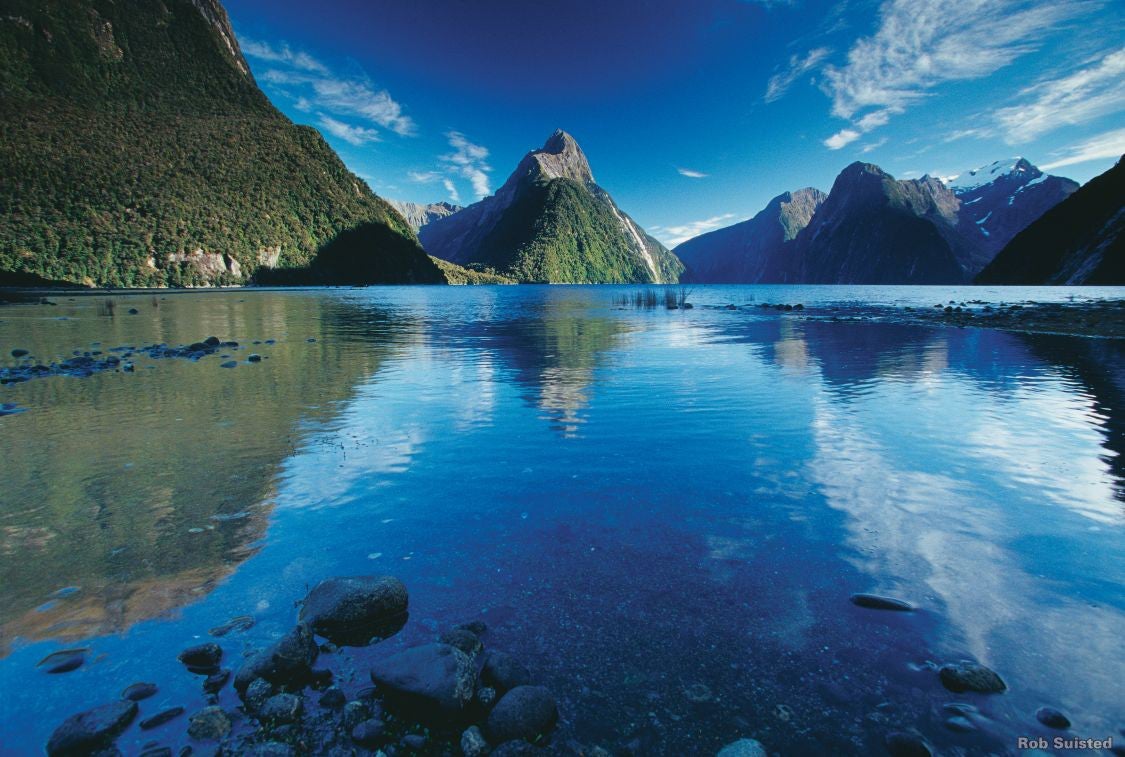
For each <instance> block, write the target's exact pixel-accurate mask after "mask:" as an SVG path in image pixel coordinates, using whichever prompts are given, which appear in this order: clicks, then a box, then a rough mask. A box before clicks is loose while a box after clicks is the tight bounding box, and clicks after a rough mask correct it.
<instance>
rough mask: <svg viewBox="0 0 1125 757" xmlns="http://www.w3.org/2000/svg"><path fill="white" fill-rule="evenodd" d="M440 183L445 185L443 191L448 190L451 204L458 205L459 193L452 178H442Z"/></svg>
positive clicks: (459, 201)
mask: <svg viewBox="0 0 1125 757" xmlns="http://www.w3.org/2000/svg"><path fill="white" fill-rule="evenodd" d="M441 183H442V186H444V187H445V191H446V192H449V199H450V200H452V201H453V204H455V205H460V204H461V195H460V194H458V193H457V187H456V186H455V185H454V184H453V179H442V180H441Z"/></svg>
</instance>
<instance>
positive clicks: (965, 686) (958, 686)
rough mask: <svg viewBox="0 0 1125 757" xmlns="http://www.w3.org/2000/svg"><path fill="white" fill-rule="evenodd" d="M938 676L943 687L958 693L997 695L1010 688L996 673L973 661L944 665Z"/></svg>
mask: <svg viewBox="0 0 1125 757" xmlns="http://www.w3.org/2000/svg"><path fill="white" fill-rule="evenodd" d="M938 675H939V676H940V677H941V683H942V685H943V686H945V688H947V689H949V690H950V691H953V692H956V693H960V692H962V691H976V692H978V693H981V694H997V693H999V692H1001V691H1004V690H1005V689H1007V688H1008V686H1007V684H1005V683H1004V681H1003V679H1001V678H1000V676H998V675H997V674H996V673H995V672H994V671H992V670H990V669H988V668H986V667H985V666H984V665H981V664H980V663H978V662H973V661H971V660H962V661H961V662H958V663H953V664H949V665H943V666H942V667H941V670H939V671H938Z"/></svg>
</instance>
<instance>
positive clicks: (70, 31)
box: [0, 0, 444, 286]
mask: <svg viewBox="0 0 1125 757" xmlns="http://www.w3.org/2000/svg"><path fill="white" fill-rule="evenodd" d="M0 176H2V177H3V179H2V180H0V206H2V207H4V208H5V209H6V212H5V213H3V214H0V271H3V270H6V271H11V272H22V273H27V274H35V275H40V276H43V277H46V278H48V279H51V280H64V281H69V282H73V283H80V284H81V283H85V284H97V285H116V286H160V285H197V284H226V283H241V282H245V281H247V280H249V279H250V278H251V277H252V276H255V275H257V274H259V273H263V272H264V273H269V272H270V271H271V269H274V268H276V269H278V272H279V273H281V272H286V271H288V272H289V274H290V275H291V278H292V279H293V280H298V281H312V280H313V279H310V278H301V277H302V276H305V275H311V273H312V272H313V270H314V267H313V266H312V265H311V264H312V262H313V261H314V259H315V258H316V257H317V255H318V253H319V252H320V251H321V250H322V249H324V248H325V247H327V246H328V245H329V244H330V243H333V242H337V244H336V247H335V249H336V250H337V251H340V250H341V246H340V244H339V237H340V236H341V234H343V233H344V232H347V231H359V232H361V233H357V234H353V235H352V236H351V237H349V238H350V239H351V240H352V242H353V243H354V244H356V245H358V246H354V247H349V248H348V249H347V250H346V255H345V257H348V258H354V262H355V264H356V267H358V269H360V270H362V271H363V277H362V278H363V279H364V280H366V281H384V280H386V281H426V282H438V281H442V280H444V277H443V276H442V275H441V273H440V271H438V269H437V267H436V265H434V264H433V262H432V261H431V260H430V259H429V258H428V257H427V256H426V255H425V254H424V253H423V252H422V250H421V248H420V247H419V245H418V243H417V239H416V237H415V236H414V233H413V231H412V230H411V229H410V227H409V226H408V225H407V224H406V222H405V221H404V220H403V219H402V217H401V216H400V215H399V214H398V213H397V212H396V211H395V210H394V209H393V208H391V206H390V205H388V204H387V203H386V202H385V201H383V200H382V199H380V198H379V197H377V196H376V195H375V194H374V193H372V192H371V190H370V189H369V188H368V187H367V185H366V184H365V183H364V182H363V181H361V180H360V179H359V178H358V177H356V176H354V175H353V174H352V173H350V172H349V171H348V170H347V169H346V168H345V167H344V165H343V163H342V162H341V161H340V159H339V158H338V157H337V156H336V154H335V153H334V152H333V151H332V150H331V148H330V147H329V146H328V144H327V143H326V142H325V141H324V140H323V139H322V138H321V136H320V135H319V133H317V132H316V131H315V130H313V129H311V128H308V127H301V126H295V125H294V124H293V123H292V122H290V121H289V120H288V119H287V118H285V117H284V116H283V115H282V114H281V113H279V112H278V111H277V110H276V109H275V108H274V107H273V106H272V105H271V104H270V102H269V100H268V99H267V98H266V97H265V95H264V94H263V93H262V92H261V90H259V89H258V87H257V85H256V83H255V82H254V79H253V77H252V76H251V74H250V69H249V67H248V66H247V65H246V61H245V59H244V58H243V57H242V53H241V51H240V50H239V48H238V43H237V41H236V39H235V37H234V34H233V31H232V30H231V26H230V20H229V19H228V17H227V14H226V11H225V10H224V9H223V7H222V6H221V5H220V4H219V3H218V2H217V1H216V0H151V1H148V0H52V2H47V3H44V2H39V1H37V0H8V2H6V3H5V11H4V13H3V14H0ZM367 227H376V229H375V231H377V232H378V233H371V231H372V230H371V229H368V228H367ZM383 231H385V232H387V233H382V232H383ZM374 243H377V246H372V245H373V244H374Z"/></svg>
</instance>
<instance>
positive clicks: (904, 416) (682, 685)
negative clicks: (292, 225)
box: [0, 286, 1125, 755]
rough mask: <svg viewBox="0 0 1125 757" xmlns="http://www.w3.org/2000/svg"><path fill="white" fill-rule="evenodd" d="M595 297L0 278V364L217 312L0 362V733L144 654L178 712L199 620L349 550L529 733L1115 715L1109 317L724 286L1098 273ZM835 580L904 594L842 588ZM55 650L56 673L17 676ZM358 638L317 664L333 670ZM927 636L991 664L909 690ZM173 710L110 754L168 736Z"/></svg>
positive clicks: (16, 740) (228, 643)
mask: <svg viewBox="0 0 1125 757" xmlns="http://www.w3.org/2000/svg"><path fill="white" fill-rule="evenodd" d="M629 291H631V290H630V289H629V288H624V287H622V288H614V287H523V286H521V287H479V288H468V287H466V288H456V287H447V288H438V287H417V288H369V289H362V290H347V289H342V290H319V291H238V292H215V293H188V294H168V295H166V296H165V295H157V296H156V297H155V298H154V297H152V296H150V295H145V296H131V297H126V296H120V297H116V298H115V300H116V307H115V308H113V315H109V314H108V313H107V309H106V308H105V307H104V304H103V299H104V298H100V297H98V298H95V297H75V298H73V299H68V298H67V297H58V298H55V300H56V301H57V303H58V304H57V306H54V307H51V306H45V305H38V304H17V305H6V306H3V307H0V350H2V353H0V354H3V355H4V357H3V358H0V360H4V361H9V362H14V360H12V359H10V358H8V357H7V355H8V353H9V351H10V350H11V349H13V348H17V347H18V348H24V349H29V350H30V351H31V353H32V354H33V355H34V356H35V357H36V358H38V359H39V360H40V361H44V362H46V361H50V360H52V359H58V358H61V357H66V356H68V355H70V354H71V353H72V351H73V350H79V351H80V352H81V351H91V352H93V351H99V350H100V351H105V350H108V349H109V348H111V347H117V346H121V345H130V344H133V345H138V344H149V343H154V342H166V343H169V344H182V343H189V342H193V341H197V340H199V339H202V338H203V337H205V336H208V335H211V334H214V335H217V336H219V337H220V338H223V339H233V340H237V341H238V342H239V343H240V348H239V349H237V350H234V349H231V350H226V351H224V354H229V355H230V357H229V358H222V357H220V356H219V355H215V356H211V357H208V358H204V359H203V360H200V361H199V362H190V361H186V360H158V361H153V360H148V359H146V358H138V359H137V360H136V361H135V363H136V372H135V373H116V372H105V373H98V374H95V375H93V376H90V377H87V378H73V377H61V376H57V377H51V378H45V379H36V380H32V381H28V382H26V383H21V384H14V385H7V386H3V387H0V402H5V403H13V404H15V405H16V406H17V407H18V408H19V409H20V410H22V412H18V413H15V414H11V415H5V416H3V417H0V450H3V462H2V464H0V492H2V493H3V497H2V502H0V691H2V692H3V695H2V697H0V746H2V748H3V751H4V752H6V753H8V752H10V753H14V754H20V753H36V752H38V751H39V750H41V748H42V744H43V743H45V741H46V738H47V737H48V735H49V734H50V732H51V730H52V729H53V728H54V726H55V725H57V723H58V722H60V721H61V720H63V719H64V718H65V717H66V716H68V715H70V714H72V713H73V712H76V711H78V710H81V709H84V708H87V707H90V706H93V705H96V704H100V703H102V702H104V701H107V700H108V699H111V698H113V697H115V696H116V695H117V693H118V692H119V691H120V690H121V689H123V688H124V687H125V686H126V685H128V684H129V683H132V682H134V681H136V680H155V681H157V682H159V683H160V685H161V692H160V694H159V695H158V696H157V697H156V698H155V700H150V701H149V702H146V703H144V706H143V708H142V711H143V712H146V713H148V714H151V712H155V711H156V709H155V708H157V707H160V706H164V705H168V706H170V705H174V704H182V705H184V706H186V707H187V708H188V711H189V712H190V711H191V710H192V709H194V708H198V707H200V706H202V705H203V699H202V694H201V692H200V690H199V682H198V680H197V679H195V678H194V677H193V676H190V675H188V674H187V673H185V672H184V671H183V670H182V667H181V666H180V665H179V663H178V662H176V660H175V654H176V652H177V651H178V650H179V649H181V648H182V647H184V646H186V645H188V644H190V643H192V642H194V641H197V640H201V639H202V638H204V637H206V635H207V629H209V628H211V627H213V626H216V625H218V624H220V623H221V622H223V621H225V620H227V619H229V618H231V617H234V616H240V615H251V616H253V617H254V618H255V619H256V625H255V626H254V627H253V628H252V629H250V630H249V631H246V632H244V633H240V634H233V635H231V636H228V637H225V638H224V639H223V640H222V643H223V645H224V647H225V649H226V653H227V655H228V656H229V659H232V660H237V659H238V655H239V654H240V653H241V652H242V651H243V650H244V649H249V648H251V647H253V646H255V645H257V644H260V643H261V642H262V641H263V640H265V639H269V638H271V637H272V636H273V635H274V634H276V633H279V632H281V631H283V630H286V629H287V628H289V627H290V626H291V625H292V623H293V620H294V616H295V611H294V602H296V601H297V600H299V599H300V598H301V597H302V596H303V595H304V593H305V591H306V590H307V587H309V586H311V585H312V584H314V583H315V582H316V581H318V580H320V579H322V578H324V577H327V576H332V575H340V574H356V573H372V572H374V573H390V574H394V575H397V576H399V577H400V578H402V579H403V580H404V581H405V582H406V584H407V586H408V587H409V589H410V592H411V620H410V622H409V623H408V625H407V627H406V629H405V630H404V631H403V632H402V633H400V634H399V635H398V636H397V637H395V639H392V640H390V641H388V642H385V644H390V645H397V644H411V643H417V642H419V641H423V640H429V639H431V638H432V637H433V636H434V635H435V633H436V632H437V631H439V630H442V629H444V628H446V627H448V626H449V625H450V624H452V623H456V622H461V621H464V620H468V619H473V618H478V617H479V618H483V619H484V620H485V621H486V622H488V624H489V626H490V631H489V634H488V637H487V639H486V642H487V644H488V645H489V646H491V647H495V648H499V649H504V650H506V651H509V652H512V653H514V654H516V655H518V656H519V657H521V658H522V659H524V660H525V661H526V662H527V663H528V664H529V666H530V667H531V668H532V670H533V672H534V674H535V677H536V678H537V679H538V680H539V681H540V682H542V683H544V684H546V685H548V686H549V687H550V688H551V689H552V690H553V691H554V692H555V694H556V695H557V696H558V698H559V701H560V709H561V712H562V722H561V724H560V728H559V731H558V734H557V736H556V741H557V742H559V743H566V742H567V741H568V740H574V741H576V742H580V743H582V744H587V745H590V744H601V745H603V746H605V747H607V748H611V749H612V748H617V747H622V746H631V747H632V748H634V749H636V750H639V751H640V752H641V753H644V754H669V755H671V754H696V753H699V754H706V753H709V752H714V751H715V750H717V749H718V748H719V747H720V746H721V745H722V744H724V743H727V742H729V741H732V740H734V739H736V738H739V737H743V736H748V737H754V738H757V739H759V740H761V741H762V742H763V743H765V744H766V746H767V747H769V748H770V749H771V750H772V751H775V752H779V753H783V754H801V753H810V754H811V753H829V752H831V753H869V752H873V751H877V750H878V749H880V748H881V747H880V746H879V745H881V743H882V739H883V737H884V736H885V734H886V733H888V732H889V731H893V730H916V731H918V732H920V733H921V734H922V735H924V736H925V738H926V739H927V740H928V741H929V742H930V743H931V744H933V745H934V746H935V747H937V748H938V749H939V750H950V751H952V750H956V749H960V750H962V751H964V752H966V753H981V754H983V753H994V752H1005V751H1014V745H1015V738H1016V737H1017V736H1019V735H1051V734H1050V732H1048V731H1047V730H1046V729H1044V728H1043V727H1042V726H1040V725H1039V724H1038V723H1037V722H1036V720H1035V716H1034V713H1035V711H1036V709H1037V708H1038V707H1040V706H1043V705H1049V706H1053V707H1056V708H1058V709H1061V710H1063V711H1064V712H1066V713H1067V714H1068V715H1069V716H1070V718H1071V720H1072V721H1073V722H1074V729H1073V731H1074V733H1075V734H1077V735H1082V736H1087V737H1094V738H1105V737H1107V736H1111V735H1112V736H1115V737H1117V738H1118V739H1120V738H1121V737H1122V734H1121V733H1120V732H1119V730H1118V729H1120V728H1122V727H1125V708H1123V706H1122V703H1123V702H1125V697H1122V689H1121V681H1122V680H1125V654H1123V652H1125V643H1123V642H1122V640H1121V639H1122V633H1121V629H1122V628H1125V622H1123V621H1125V588H1123V587H1125V567H1123V566H1125V559H1123V558H1125V547H1123V546H1122V544H1123V542H1122V535H1123V527H1125V483H1123V468H1122V457H1121V454H1122V452H1123V451H1125V450H1123V447H1125V420H1123V416H1122V413H1123V411H1125V359H1123V357H1125V355H1123V352H1125V345H1123V344H1122V343H1121V341H1120V340H1116V341H1115V340H1104V339H1103V340H1099V339H1079V338H1072V337H1060V336H1042V335H1041V336H1034V335H1024V334H1016V333H1002V332H996V331H989V330H983V329H973V328H967V329H956V328H940V327H921V326H908V325H898V324H894V323H833V322H829V321H825V320H816V319H810V318H807V317H805V316H803V315H802V314H800V313H777V312H775V311H764V310H761V309H758V308H753V307H747V308H741V307H740V308H739V309H736V310H726V309H725V308H723V307H722V306H724V305H726V304H727V303H734V304H736V305H739V306H743V305H754V304H756V303H760V302H792V303H796V302H803V303H805V304H814V303H841V304H844V305H846V304H847V303H849V302H863V303H880V304H898V305H904V304H913V305H919V306H923V307H929V306H931V305H932V304H933V303H934V302H945V301H948V300H950V299H955V300H958V301H961V300H970V299H984V300H989V301H992V302H999V301H1001V300H1003V301H1007V302H1013V301H1021V300H1038V301H1056V300H1066V299H1068V298H1091V297H1104V296H1117V297H1120V296H1121V294H1122V293H1121V290H1116V291H1115V290H1097V289H1067V288H1050V289H1018V290H1016V289H1010V288H1008V289H1004V288H996V289H989V288H983V287H977V288H961V289H957V288H947V287H870V288H862V287H768V286H757V287H697V288H695V289H694V291H693V292H692V296H691V300H692V302H694V303H695V305H696V307H695V308H694V309H692V310H688V311H666V310H663V309H661V310H649V311H646V310H634V309H625V308H620V307H617V306H615V305H614V301H615V299H616V298H617V297H619V296H620V295H621V294H623V293H626V292H629ZM129 307H136V308H137V310H139V313H138V314H137V315H129V314H127V308H129ZM266 340H273V341H274V343H272V344H267V343H265V342H266ZM254 341H258V342H260V344H253V342H254ZM251 351H253V352H257V353H259V354H261V355H262V356H263V357H264V358H265V359H264V360H263V361H262V362H261V363H257V364H250V363H247V362H246V357H247V355H248V354H249V353H250V352H251ZM227 359H232V360H235V361H237V363H238V364H237V367H235V368H233V369H230V368H222V367H220V364H221V363H222V362H223V361H224V360H227ZM858 591H870V592H878V593H885V594H890V595H893V596H896V597H901V598H903V599H906V600H908V601H910V602H912V603H914V604H916V605H917V606H918V607H919V611H918V612H916V613H913V614H888V613H879V612H873V611H870V610H862V609H859V608H856V607H853V606H852V605H851V604H850V603H849V602H848V596H849V595H850V594H851V593H853V592H858ZM76 645H79V646H88V647H90V649H91V653H90V658H89V661H88V662H87V664H86V665H84V666H83V667H82V668H79V669H78V670H76V671H73V672H71V673H66V674H62V675H48V674H46V673H44V672H43V671H42V670H38V669H36V667H35V666H36V663H37V662H38V661H39V660H40V659H42V658H43V657H44V656H45V655H47V654H48V653H50V652H52V651H54V650H57V649H62V648H65V647H70V646H76ZM368 654H370V650H348V651H346V652H345V653H341V654H340V655H334V656H333V657H335V658H338V659H337V660H336V663H338V664H334V665H335V667H337V672H338V673H339V674H340V675H341V676H342V677H343V680H342V681H341V683H342V685H343V686H344V688H345V690H347V691H349V693H352V692H354V691H355V690H356V689H358V688H360V687H362V686H364V685H366V681H364V680H363V670H364V664H363V663H364V659H365V655H368ZM963 658H972V659H976V660H980V661H981V662H984V663H985V664H987V665H989V666H990V667H992V668H994V669H995V670H997V671H998V672H999V673H1000V674H1001V675H1002V676H1003V677H1004V679H1005V680H1006V681H1007V683H1008V685H1009V691H1008V692H1007V693H1005V694H1003V695H1000V696H993V697H979V696H975V695H953V694H951V693H949V692H946V691H945V690H944V689H943V688H942V687H941V685H940V683H939V681H938V678H937V675H936V673H935V670H934V666H935V665H936V664H941V663H944V662H946V661H951V660H958V659H963ZM324 661H326V662H330V661H331V660H330V659H329V658H324ZM222 701H223V704H224V705H225V706H227V707H228V708H233V707H234V706H235V704H236V699H235V698H234V696H233V693H232V692H230V691H229V690H228V691H227V692H225V693H224V694H223V700H222ZM950 702H968V703H970V704H972V705H974V706H975V707H977V708H979V711H980V712H979V715H978V716H976V723H977V725H978V726H979V730H978V731H976V732H974V733H970V734H962V733H955V732H953V731H950V730H948V729H947V728H946V727H945V726H944V724H943V721H944V719H945V718H946V717H947V715H948V713H946V712H944V711H943V709H942V706H943V705H945V704H947V703H950ZM150 711H151V712H150ZM184 728H185V724H184V722H183V721H179V722H173V723H171V724H169V725H168V726H165V727H163V728H161V729H157V730H155V731H152V732H149V733H147V734H145V735H143V736H142V735H141V734H140V732H139V731H138V730H137V729H136V726H134V727H133V728H132V729H131V730H130V731H128V732H127V733H126V734H125V735H124V736H123V737H122V738H121V740H120V741H119V746H120V747H121V748H122V749H123V750H124V751H126V752H135V751H138V749H139V746H140V745H141V744H142V743H144V742H145V741H148V740H149V739H152V738H155V739H158V740H161V741H162V742H163V743H167V744H169V745H171V746H177V745H180V744H183V743H186V736H184Z"/></svg>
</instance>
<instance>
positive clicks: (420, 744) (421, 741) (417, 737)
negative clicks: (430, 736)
mask: <svg viewBox="0 0 1125 757" xmlns="http://www.w3.org/2000/svg"><path fill="white" fill-rule="evenodd" d="M399 743H401V744H402V745H403V746H404V747H406V748H407V749H413V750H414V751H416V752H417V751H419V750H421V749H423V748H425V746H426V737H425V736H423V735H422V734H420V733H408V734H407V735H405V736H403V737H402V739H400V740H399Z"/></svg>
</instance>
